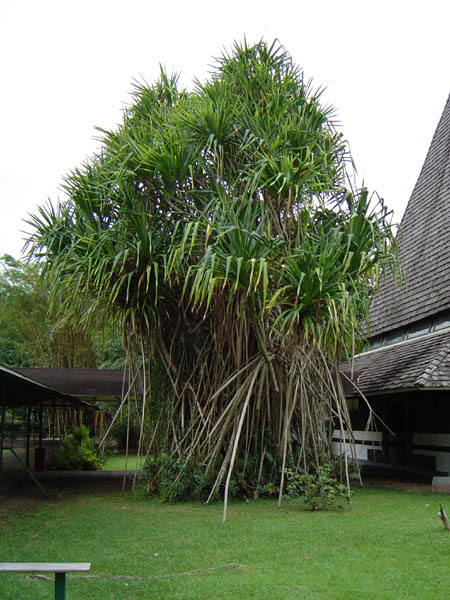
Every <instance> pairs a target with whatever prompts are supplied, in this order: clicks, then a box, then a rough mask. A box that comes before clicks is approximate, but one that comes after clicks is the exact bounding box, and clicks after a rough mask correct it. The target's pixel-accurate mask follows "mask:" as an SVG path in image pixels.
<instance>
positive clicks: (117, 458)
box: [103, 454, 145, 471]
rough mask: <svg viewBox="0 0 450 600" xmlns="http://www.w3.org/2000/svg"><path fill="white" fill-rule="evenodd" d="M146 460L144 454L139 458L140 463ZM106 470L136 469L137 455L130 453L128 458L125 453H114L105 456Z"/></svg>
mask: <svg viewBox="0 0 450 600" xmlns="http://www.w3.org/2000/svg"><path fill="white" fill-rule="evenodd" d="M142 461H145V458H143V457H142V456H141V457H140V458H139V464H141V463H142ZM103 468H104V469H105V470H106V471H124V470H131V471H134V470H135V469H136V455H135V454H134V455H133V454H129V455H128V458H127V457H126V456H125V455H124V454H112V455H108V456H106V457H105V465H104V467H103Z"/></svg>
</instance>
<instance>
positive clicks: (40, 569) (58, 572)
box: [0, 563, 91, 600]
mask: <svg viewBox="0 0 450 600" xmlns="http://www.w3.org/2000/svg"><path fill="white" fill-rule="evenodd" d="M90 568H91V563H0V573H54V574H55V600H65V597H66V573H79V572H81V571H89V569H90Z"/></svg>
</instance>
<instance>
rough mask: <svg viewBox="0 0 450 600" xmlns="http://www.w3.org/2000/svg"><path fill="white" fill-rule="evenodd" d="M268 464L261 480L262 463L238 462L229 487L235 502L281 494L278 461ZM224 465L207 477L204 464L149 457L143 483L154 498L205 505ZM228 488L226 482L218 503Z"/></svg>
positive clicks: (167, 457)
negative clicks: (278, 482)
mask: <svg viewBox="0 0 450 600" xmlns="http://www.w3.org/2000/svg"><path fill="white" fill-rule="evenodd" d="M265 462H266V463H267V465H266V466H265V468H264V469H263V470H262V472H261V473H260V475H261V476H260V477H259V479H258V469H259V460H257V459H254V460H253V459H249V460H248V461H247V462H246V464H245V465H244V464H243V461H242V460H238V461H236V465H235V468H234V470H233V474H232V477H231V479H230V486H229V494H230V496H231V497H232V498H250V497H253V498H258V497H259V496H263V495H267V496H270V495H273V494H276V493H277V491H278V485H277V484H274V483H273V480H274V479H276V477H277V476H276V475H275V472H276V471H277V472H278V473H279V469H277V468H276V467H277V465H276V464H275V463H276V461H274V460H273V459H272V457H271V455H267V456H266V461H265ZM220 465H221V461H218V464H217V467H216V469H213V470H211V472H210V473H208V476H206V474H205V465H204V464H203V463H196V462H194V461H193V460H188V461H186V460H183V459H179V460H176V459H175V458H173V457H172V456H169V455H167V454H161V455H159V456H149V457H148V458H147V460H146V462H145V465H144V474H143V479H142V481H143V482H144V483H145V485H146V487H147V490H148V493H149V494H150V495H151V496H158V497H159V498H160V499H161V500H162V501H163V502H177V501H181V500H202V501H205V500H206V499H207V498H208V497H209V494H210V492H211V490H212V488H213V485H214V482H215V480H216V478H217V475H218V472H219V468H220ZM224 488H225V478H224V480H223V481H222V484H221V485H220V486H219V487H218V489H217V490H216V493H215V495H214V498H215V499H217V498H219V497H220V496H222V495H223V493H224Z"/></svg>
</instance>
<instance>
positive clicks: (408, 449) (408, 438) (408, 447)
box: [403, 399, 412, 467]
mask: <svg viewBox="0 0 450 600" xmlns="http://www.w3.org/2000/svg"><path fill="white" fill-rule="evenodd" d="M403 407H404V415H405V464H406V466H407V467H409V465H410V464H411V455H412V433H411V404H410V403H409V402H408V399H406V400H404V401H403Z"/></svg>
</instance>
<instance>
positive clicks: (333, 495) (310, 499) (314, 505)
mask: <svg viewBox="0 0 450 600" xmlns="http://www.w3.org/2000/svg"><path fill="white" fill-rule="evenodd" d="M331 471H332V466H331V465H329V464H325V465H322V466H320V467H316V470H315V472H314V473H300V472H298V471H294V470H292V469H286V475H287V485H286V492H287V495H288V496H290V497H291V498H302V499H303V500H304V501H305V503H306V504H309V506H310V507H311V510H321V509H322V508H325V507H327V506H331V505H332V504H337V505H342V503H345V502H346V503H349V502H350V495H351V493H350V492H349V490H348V489H347V486H346V485H344V484H343V483H340V482H339V481H337V480H336V479H335V478H334V477H333V476H332V474H331Z"/></svg>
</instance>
